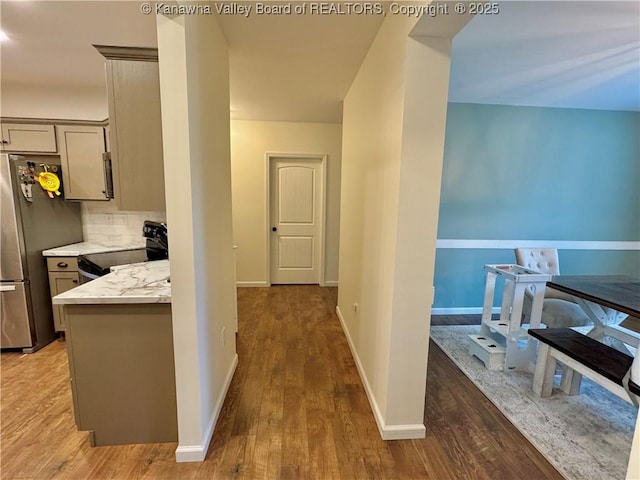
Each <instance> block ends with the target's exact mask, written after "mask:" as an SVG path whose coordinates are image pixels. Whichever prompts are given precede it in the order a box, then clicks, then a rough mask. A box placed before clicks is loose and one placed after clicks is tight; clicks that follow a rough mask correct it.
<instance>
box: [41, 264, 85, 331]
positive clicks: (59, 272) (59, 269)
mask: <svg viewBox="0 0 640 480" xmlns="http://www.w3.org/2000/svg"><path fill="white" fill-rule="evenodd" d="M47 270H48V271H49V290H50V291H51V298H53V297H55V296H56V295H59V294H61V293H64V292H66V291H67V290H71V289H72V288H75V287H77V286H78V284H79V283H80V276H79V275H78V259H77V258H76V257H48V258H47ZM53 323H54V325H55V329H56V332H64V331H65V330H66V329H67V327H66V324H65V321H64V316H63V313H62V306H61V305H53Z"/></svg>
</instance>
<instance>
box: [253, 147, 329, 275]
mask: <svg viewBox="0 0 640 480" xmlns="http://www.w3.org/2000/svg"><path fill="white" fill-rule="evenodd" d="M327 157H328V155H327V154H325V153H275V152H267V153H266V154H265V163H266V168H265V185H266V189H265V196H266V202H265V205H266V208H265V213H266V215H265V228H264V231H265V235H266V242H265V243H266V247H267V250H266V252H267V281H266V284H267V286H268V287H270V286H271V165H272V163H273V162H274V161H275V160H277V159H285V160H320V171H321V172H322V174H321V178H320V180H321V183H322V186H321V187H320V205H321V206H322V213H321V214H320V217H321V218H320V228H321V232H320V238H319V239H318V242H319V243H320V245H319V249H320V265H319V268H320V279H319V285H320V286H321V287H324V286H325V278H324V261H325V246H326V241H325V237H326V234H327V229H326V221H327V195H326V193H327Z"/></svg>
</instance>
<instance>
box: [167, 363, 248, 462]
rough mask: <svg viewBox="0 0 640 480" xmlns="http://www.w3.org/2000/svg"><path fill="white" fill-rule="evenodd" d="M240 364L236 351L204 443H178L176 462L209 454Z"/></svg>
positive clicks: (202, 459) (193, 460)
mask: <svg viewBox="0 0 640 480" xmlns="http://www.w3.org/2000/svg"><path fill="white" fill-rule="evenodd" d="M237 366H238V354H237V353H236V354H235V355H234V357H233V362H231V366H230V367H229V371H228V372H227V377H226V378H225V380H224V385H223V388H222V391H221V392H220V395H218V400H217V402H216V406H215V409H214V411H213V414H212V415H211V419H210V420H209V424H208V425H207V430H206V431H205V433H204V436H203V438H202V444H200V445H180V444H178V448H176V462H178V463H182V462H202V461H204V459H205V457H206V456H207V450H209V444H210V443H211V438H213V431H214V429H215V426H216V423H217V422H218V417H219V416H220V411H221V410H222V405H223V404H224V399H225V398H226V396H227V392H228V391H229V387H230V386H231V380H232V379H233V374H234V373H235V371H236V367H237Z"/></svg>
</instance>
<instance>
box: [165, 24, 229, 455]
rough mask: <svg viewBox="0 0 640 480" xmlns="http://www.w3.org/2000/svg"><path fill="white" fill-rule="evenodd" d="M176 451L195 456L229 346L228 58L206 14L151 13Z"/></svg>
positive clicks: (225, 379)
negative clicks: (159, 111)
mask: <svg viewBox="0 0 640 480" xmlns="http://www.w3.org/2000/svg"><path fill="white" fill-rule="evenodd" d="M158 54H159V58H160V92H161V103H162V127H163V128H162V132H163V146H164V166H165V179H167V181H166V182H165V183H166V184H165V190H166V200H167V221H168V223H169V225H171V235H170V236H169V249H170V251H171V285H172V318H173V333H174V357H175V368H176V393H177V406H178V448H177V450H176V459H177V460H178V461H201V460H203V459H204V457H205V455H206V452H207V448H208V446H209V442H210V440H211V437H212V435H213V429H214V427H215V423H216V421H217V418H218V415H219V413H220V409H221V408H222V404H223V402H224V397H225V395H226V391H227V389H228V386H229V384H230V382H231V378H232V376H233V372H234V370H235V366H236V364H237V355H236V353H235V335H234V332H235V319H234V315H235V304H236V296H235V295H236V290H235V284H234V276H235V275H234V273H235V272H234V253H233V233H232V221H231V167H230V120H229V61H228V52H227V46H226V42H225V39H224V36H223V34H222V31H221V29H220V27H219V25H218V20H217V17H216V16H215V15H193V16H179V17H175V18H171V19H169V18H166V17H162V16H159V17H158Z"/></svg>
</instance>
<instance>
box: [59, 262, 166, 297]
mask: <svg viewBox="0 0 640 480" xmlns="http://www.w3.org/2000/svg"><path fill="white" fill-rule="evenodd" d="M168 278H169V260H157V261H155V262H143V263H132V264H131V265H119V266H117V267H112V268H111V273H109V274H108V275H105V276H103V277H100V278H97V279H95V280H93V281H91V282H88V283H83V284H82V285H79V286H77V287H76V288H73V289H71V290H68V291H66V292H64V293H61V294H60V295H57V296H55V297H53V303H54V304H56V305H68V304H75V305H80V304H83V305H95V304H123V303H171V284H170V283H169V282H168V281H167V280H168Z"/></svg>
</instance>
